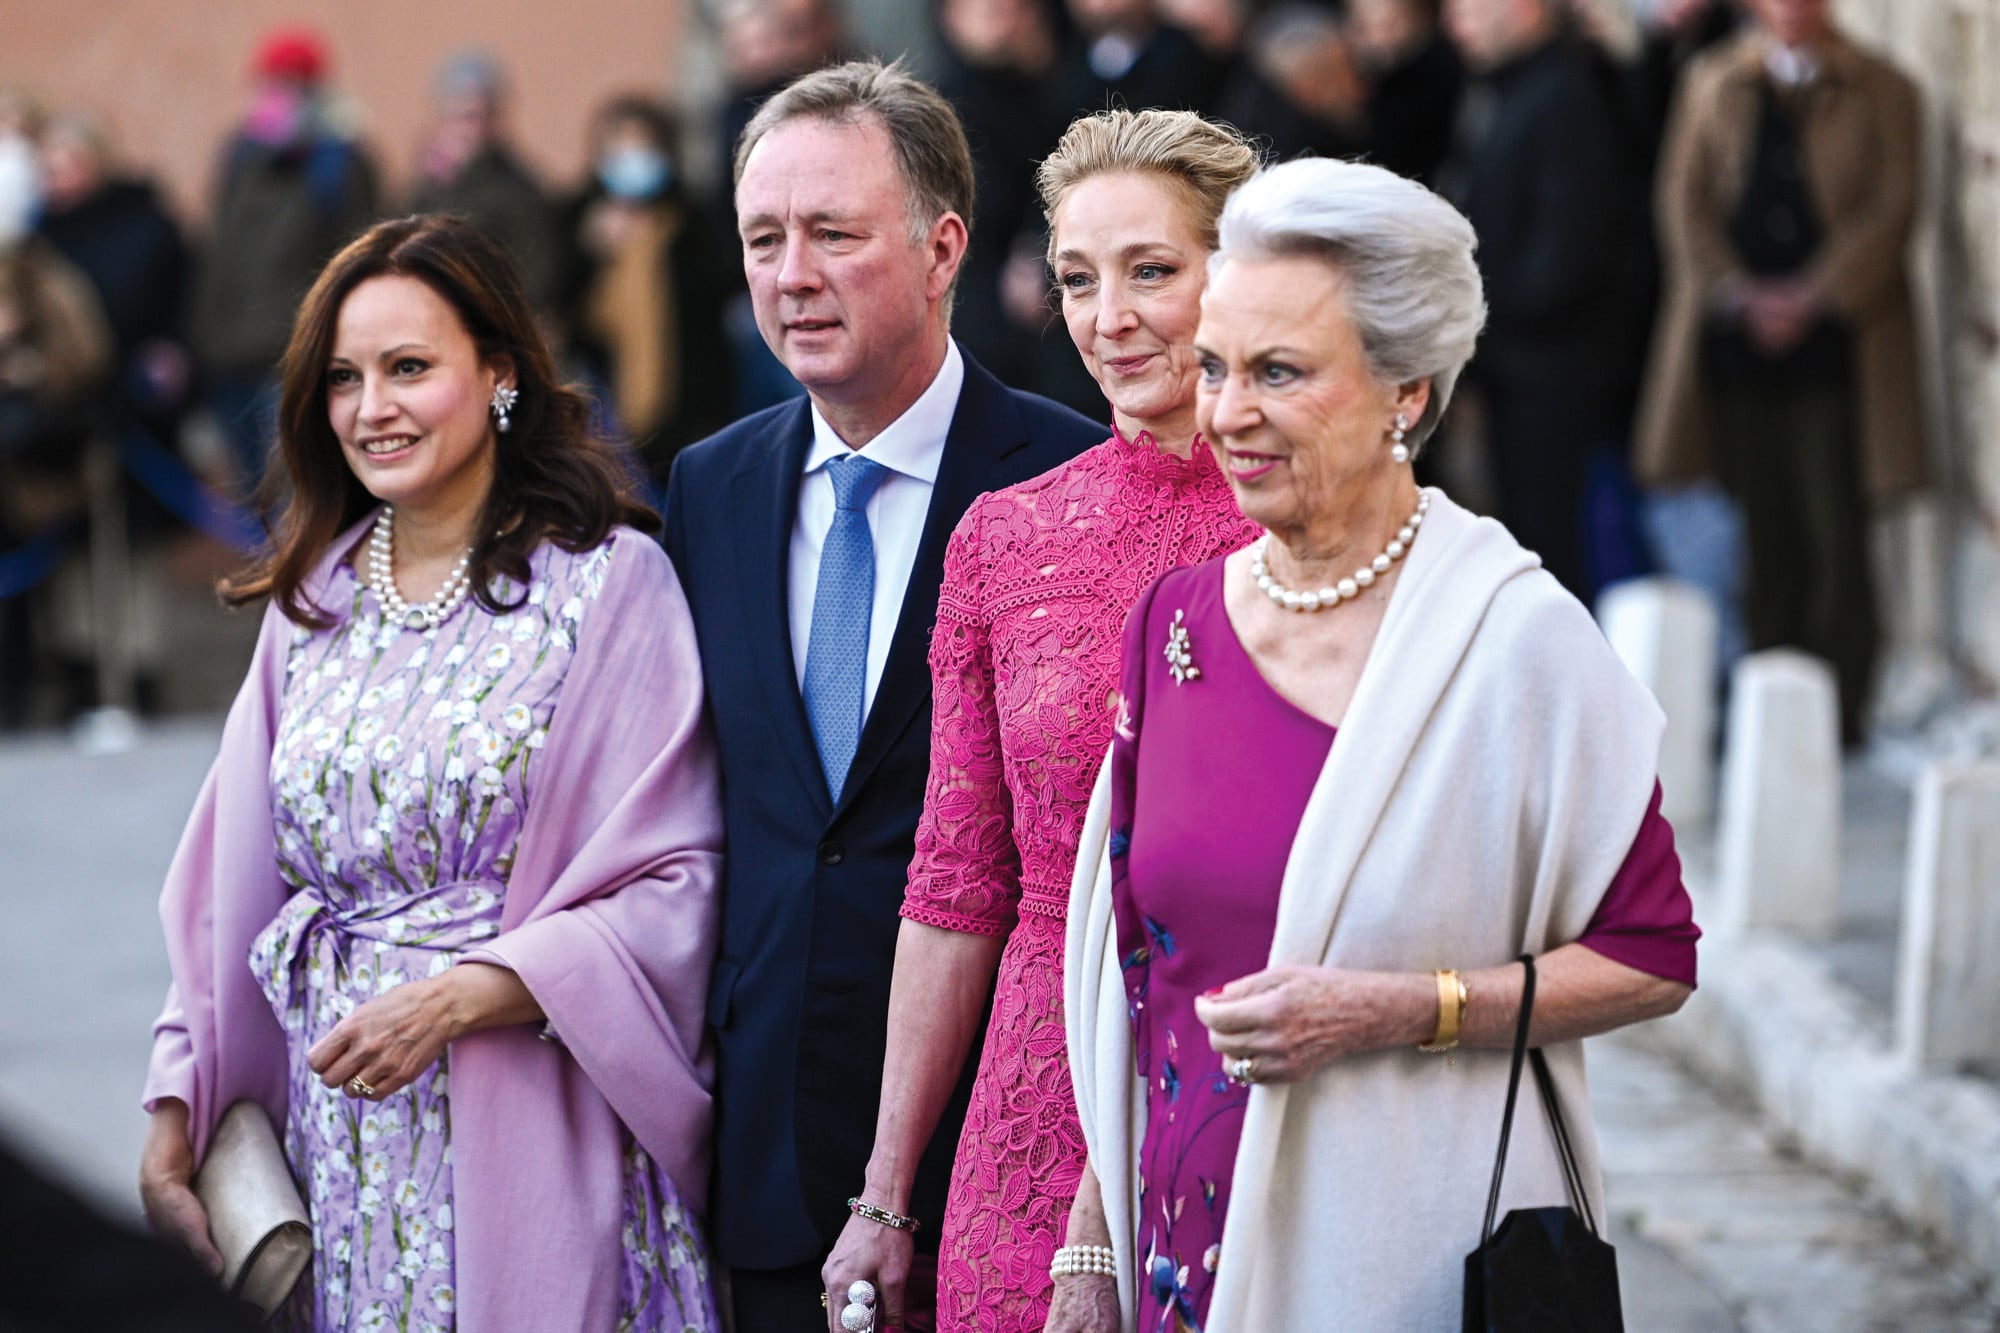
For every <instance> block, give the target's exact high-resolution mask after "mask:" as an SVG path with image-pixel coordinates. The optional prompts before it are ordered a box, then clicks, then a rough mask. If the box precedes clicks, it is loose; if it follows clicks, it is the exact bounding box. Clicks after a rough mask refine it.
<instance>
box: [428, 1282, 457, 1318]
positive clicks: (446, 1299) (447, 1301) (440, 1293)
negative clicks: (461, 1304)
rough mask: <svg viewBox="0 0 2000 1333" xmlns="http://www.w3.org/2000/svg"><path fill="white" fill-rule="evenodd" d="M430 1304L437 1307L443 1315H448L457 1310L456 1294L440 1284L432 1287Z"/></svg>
mask: <svg viewBox="0 0 2000 1333" xmlns="http://www.w3.org/2000/svg"><path fill="white" fill-rule="evenodd" d="M431 1304H433V1305H435V1306H437V1308H438V1309H439V1310H441V1311H443V1312H444V1313H445V1314H450V1313H451V1312H452V1311H453V1310H456V1309H457V1308H458V1293H457V1292H456V1291H453V1290H452V1289H451V1288H450V1287H447V1286H444V1285H442V1284H440V1285H438V1286H435V1287H432V1288H431Z"/></svg>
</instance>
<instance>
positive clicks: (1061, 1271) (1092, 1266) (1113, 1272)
mask: <svg viewBox="0 0 2000 1333" xmlns="http://www.w3.org/2000/svg"><path fill="white" fill-rule="evenodd" d="M1080 1274H1087V1275H1089V1276H1091V1277H1117V1276H1118V1254H1117V1252H1116V1251H1115V1250H1113V1249H1112V1248H1111V1247H1110V1246H1109V1245H1065V1246H1063V1247H1062V1248H1061V1249H1060V1250H1057V1251H1056V1253H1055V1258H1054V1259H1052V1260H1051V1261H1050V1262H1049V1276H1050V1277H1074V1276H1077V1275H1080Z"/></svg>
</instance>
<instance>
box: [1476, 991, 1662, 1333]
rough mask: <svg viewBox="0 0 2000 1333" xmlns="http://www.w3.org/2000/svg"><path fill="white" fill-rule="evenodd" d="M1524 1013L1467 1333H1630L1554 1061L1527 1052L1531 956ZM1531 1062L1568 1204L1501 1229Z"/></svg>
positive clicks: (1613, 1257) (1533, 1211)
mask: <svg viewBox="0 0 2000 1333" xmlns="http://www.w3.org/2000/svg"><path fill="white" fill-rule="evenodd" d="M1521 962H1522V963H1523V964H1524V965H1525V966H1526V967H1527V969H1528V975H1527V980H1526V981H1524V982H1523V983H1522V986H1521V1017H1520V1021H1519V1022H1518V1023H1517V1024H1516V1026H1515V1029H1514V1066H1513V1069H1512V1071H1511V1072H1510V1073H1509V1074H1508V1075H1507V1111H1506V1114H1505V1115H1503V1116H1502V1117H1501V1119H1500V1152H1499V1155H1498V1156H1496V1157H1495V1158H1494V1160H1493V1188H1492V1189H1491V1190H1490V1191H1489V1192H1488V1193H1487V1196H1486V1223H1485V1226H1484V1227H1482V1228H1481V1230H1480V1233H1479V1248H1478V1249H1476V1250H1474V1251H1473V1252H1472V1253H1471V1254H1468V1255H1466V1256H1465V1318H1464V1324H1463V1329H1464V1333H1624V1328H1625V1317H1624V1314H1623V1312H1622V1311H1621V1310H1620V1308H1619V1303H1618V1253H1617V1251H1616V1250H1614V1249H1612V1248H1611V1246H1610V1244H1608V1243H1607V1242H1606V1241H1605V1240H1604V1239H1603V1237H1601V1236H1600V1235H1599V1234H1598V1231H1597V1220H1596V1218H1594V1217H1593V1216H1591V1212H1590V1200H1589V1199H1588V1198H1586V1197H1585V1195H1584V1192H1583V1177H1582V1175H1581V1174H1580V1173H1579V1172H1578V1171H1577V1169H1576V1154H1575V1153H1574V1152H1572V1151H1571V1150H1570V1146H1569V1130H1568V1129H1567V1128H1566V1127H1565V1126H1564V1125H1563V1115H1562V1103H1561V1102H1559V1101H1558V1100H1557V1099H1556V1087H1555V1083H1554V1081H1553V1080H1551V1079H1550V1078H1549V1065H1548V1061H1547V1060H1545V1059H1543V1058H1542V1053H1541V1052H1540V1051H1530V1050H1529V1049H1528V1020H1529V1018H1530V1016H1531V1015H1532V1014H1533V1013H1534V1008H1535V960H1534V959H1533V958H1532V957H1531V956H1529V955H1527V954H1523V955H1521ZM1523 1055H1525V1056H1527V1057H1528V1059H1530V1060H1531V1061H1532V1062H1533V1063H1534V1066H1535V1085H1536V1087H1538V1088H1540V1089H1541V1094H1542V1105H1543V1106H1544V1107H1545V1108H1547V1110H1548V1113H1549V1125H1550V1127H1551V1128H1553V1129H1554V1130H1555V1136H1556V1150H1557V1152H1558V1153H1560V1154H1561V1156H1562V1167H1563V1181H1564V1184H1565V1185H1566V1186H1567V1187H1568V1191H1569V1201H1570V1204H1571V1206H1570V1207H1568V1208H1516V1209H1514V1210H1513V1211H1512V1212H1510V1213H1508V1214H1507V1218H1506V1220H1505V1221H1503V1222H1502V1223H1501V1224H1500V1227H1499V1229H1498V1230H1497V1231H1496V1230H1495V1229H1494V1227H1493V1215H1494V1213H1496V1212H1497V1211H1499V1208H1500V1178H1501V1176H1502V1174H1503V1173H1504V1172H1505V1171H1506V1169H1507V1138H1508V1136H1509V1135H1510V1134H1512V1133H1513V1130H1514V1097H1515V1095H1516V1094H1517V1093H1518V1092H1519V1091H1520V1088H1521V1057H1522V1056H1523Z"/></svg>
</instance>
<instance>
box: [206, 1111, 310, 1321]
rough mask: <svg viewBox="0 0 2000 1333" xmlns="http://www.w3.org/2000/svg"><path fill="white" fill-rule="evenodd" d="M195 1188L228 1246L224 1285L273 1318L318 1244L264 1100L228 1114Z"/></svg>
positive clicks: (218, 1243)
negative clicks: (266, 1111)
mask: <svg viewBox="0 0 2000 1333" xmlns="http://www.w3.org/2000/svg"><path fill="white" fill-rule="evenodd" d="M194 1192H195V1197H196V1198H198V1199H200V1200H201V1206H202V1207H203V1208H206V1209H207V1210H208V1234H209V1237H210V1239H212V1240H213V1241H214V1242H215V1248H216V1249H217V1250H219V1251H221V1252H222V1263H223V1268H222V1285H223V1286H224V1287H226V1288H227V1289H228V1291H229V1294H230V1295H232V1296H235V1297H236V1298H238V1299H239V1300H244V1301H248V1302H249V1303H250V1304H252V1305H254V1306H256V1307H257V1308H258V1309H259V1310H261V1311H263V1313H264V1317H265V1318H267V1319H268V1318H270V1316H271V1315H272V1313H273V1312H275V1311H276V1310H277V1308H278V1307H279V1306H280V1305H283V1304H284V1303H285V1298H286V1297H288V1296H290V1295H291V1294H292V1288H293V1287H295V1286H297V1285H298V1281H299V1277H300V1275H301V1274H303V1273H304V1272H305V1271H306V1266H307V1265H308V1264H310V1263H311V1262H312V1248H313V1247H312V1227H311V1225H310V1224H309V1223H308V1222H307V1221H306V1206H305V1202H304V1200H302V1199H300V1198H299V1190H298V1186H297V1185H295V1184H293V1183H292V1173H291V1172H290V1170H288V1169H287V1168H286V1166H285V1154H284V1150H283V1149H281V1148H280V1147H279V1146H278V1135H277V1131H275V1130H274V1129H272V1128H271V1117H270V1116H269V1115H267V1114H265V1112H264V1108H263V1107H262V1106H259V1105H258V1104H257V1103H256V1102H253V1101H241V1102H237V1103H236V1104H235V1105H234V1106H232V1107H230V1108H229V1109H228V1110H227V1111H225V1112H223V1115H222V1123H221V1124H219V1125H217V1126H216V1127H215V1137H214V1138H213V1139H211V1140H210V1141H209V1145H208V1158H207V1160H206V1161H204V1162H203V1163H202V1164H201V1170H200V1171H198V1172H196V1173H195V1177H194Z"/></svg>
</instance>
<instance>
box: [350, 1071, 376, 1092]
mask: <svg viewBox="0 0 2000 1333" xmlns="http://www.w3.org/2000/svg"><path fill="white" fill-rule="evenodd" d="M347 1090H348V1091H349V1092H351V1093H353V1094H354V1095H355V1096H357V1097H373V1096H374V1095H375V1089H374V1088H372V1087H370V1086H369V1085H368V1084H367V1083H364V1082H363V1081H362V1079H361V1075H359V1074H356V1075H355V1076H354V1077H353V1078H351V1079H349V1080H347Z"/></svg>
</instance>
